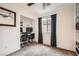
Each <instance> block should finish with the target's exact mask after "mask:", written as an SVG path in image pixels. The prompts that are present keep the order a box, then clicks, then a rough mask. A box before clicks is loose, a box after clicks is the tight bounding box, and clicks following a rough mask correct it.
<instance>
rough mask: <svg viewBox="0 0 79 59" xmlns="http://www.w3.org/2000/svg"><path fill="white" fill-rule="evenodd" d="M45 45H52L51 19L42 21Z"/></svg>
mask: <svg viewBox="0 0 79 59" xmlns="http://www.w3.org/2000/svg"><path fill="white" fill-rule="evenodd" d="M42 30H43V44H46V45H51V17H47V18H43V19H42Z"/></svg>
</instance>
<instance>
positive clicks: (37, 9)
mask: <svg viewBox="0 0 79 59" xmlns="http://www.w3.org/2000/svg"><path fill="white" fill-rule="evenodd" d="M64 5H67V3H51V5H50V6H48V7H47V8H46V9H43V8H42V3H35V4H34V5H32V6H30V7H29V6H27V8H28V9H29V10H30V11H31V12H32V14H33V15H34V16H39V15H42V14H45V13H48V12H52V11H55V10H56V9H58V8H60V7H63V6H64Z"/></svg>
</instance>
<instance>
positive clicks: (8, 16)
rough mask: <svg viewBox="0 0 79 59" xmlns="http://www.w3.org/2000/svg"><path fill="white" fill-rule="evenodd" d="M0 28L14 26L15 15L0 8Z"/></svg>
mask: <svg viewBox="0 0 79 59" xmlns="http://www.w3.org/2000/svg"><path fill="white" fill-rule="evenodd" d="M0 26H12V27H15V26H16V13H15V12H14V11H11V10H8V9H6V8H3V7H0Z"/></svg>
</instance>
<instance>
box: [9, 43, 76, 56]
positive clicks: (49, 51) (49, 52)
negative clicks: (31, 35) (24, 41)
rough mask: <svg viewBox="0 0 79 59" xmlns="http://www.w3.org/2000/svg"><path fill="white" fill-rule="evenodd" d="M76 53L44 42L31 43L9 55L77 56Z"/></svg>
mask: <svg viewBox="0 0 79 59" xmlns="http://www.w3.org/2000/svg"><path fill="white" fill-rule="evenodd" d="M75 55H76V54H75V53H73V52H70V51H66V50H61V49H57V48H52V47H47V46H44V45H42V44H31V45H29V46H26V47H24V48H22V49H20V50H19V51H17V52H14V53H12V54H10V55H9V56H75Z"/></svg>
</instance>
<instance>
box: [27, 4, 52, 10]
mask: <svg viewBox="0 0 79 59" xmlns="http://www.w3.org/2000/svg"><path fill="white" fill-rule="evenodd" d="M34 4H35V3H28V4H27V5H28V6H32V5H34ZM50 5H51V3H42V8H43V9H46V8H47V7H48V6H50Z"/></svg>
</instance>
